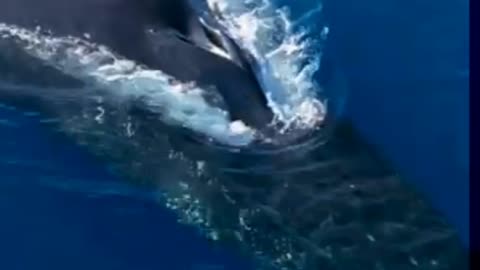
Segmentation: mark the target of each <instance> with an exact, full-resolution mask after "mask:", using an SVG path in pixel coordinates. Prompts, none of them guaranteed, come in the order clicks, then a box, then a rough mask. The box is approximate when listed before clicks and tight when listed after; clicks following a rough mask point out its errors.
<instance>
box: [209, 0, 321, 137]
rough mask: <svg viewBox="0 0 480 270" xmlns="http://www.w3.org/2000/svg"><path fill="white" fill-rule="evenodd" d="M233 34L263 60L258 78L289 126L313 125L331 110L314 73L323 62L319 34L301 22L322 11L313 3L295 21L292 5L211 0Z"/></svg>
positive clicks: (240, 42)
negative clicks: (320, 95) (311, 7)
mask: <svg viewBox="0 0 480 270" xmlns="http://www.w3.org/2000/svg"><path fill="white" fill-rule="evenodd" d="M206 2H207V4H208V6H209V7H210V9H211V10H214V11H215V12H214V13H216V14H221V16H219V17H218V18H217V19H218V20H219V21H220V22H221V23H222V25H223V26H224V27H225V28H226V29H227V31H228V32H229V34H230V35H231V36H232V37H233V38H234V39H235V40H237V42H238V43H239V44H240V45H241V46H242V47H243V48H244V49H246V50H248V51H249V52H250V53H251V54H252V55H253V56H254V57H255V58H256V60H257V61H258V62H259V64H260V65H259V68H260V70H257V73H259V74H258V75H259V79H260V81H261V84H262V85H263V88H264V89H265V90H266V92H267V97H268V100H269V105H270V107H271V108H272V109H273V110H274V112H275V115H276V118H277V120H278V121H281V122H283V123H284V124H286V127H287V128H288V127H291V126H293V127H296V128H313V127H315V126H317V125H318V123H319V122H322V121H323V120H324V118H325V115H326V109H327V108H326V101H324V100H320V99H319V95H318V93H320V92H321V89H320V87H319V86H318V85H317V83H316V82H315V79H314V74H315V72H316V71H317V70H318V69H319V67H320V60H321V44H322V42H323V41H324V39H325V38H326V35H327V34H328V28H326V27H325V28H324V29H323V30H322V33H321V35H320V37H319V38H316V39H315V38H313V37H312V36H311V35H309V31H308V29H306V28H303V29H298V28H299V27H298V26H299V25H300V24H301V23H302V22H303V21H304V20H306V19H308V18H310V17H311V16H312V15H315V14H316V13H318V12H320V11H321V6H318V7H315V8H313V9H311V10H310V11H309V12H307V13H306V14H304V15H303V16H302V17H300V18H298V19H297V20H296V21H293V20H292V19H291V18H290V17H289V15H288V13H289V10H288V9H287V8H278V7H275V6H274V5H273V4H272V2H270V1H269V0H261V1H253V0H245V1H236V0H206Z"/></svg>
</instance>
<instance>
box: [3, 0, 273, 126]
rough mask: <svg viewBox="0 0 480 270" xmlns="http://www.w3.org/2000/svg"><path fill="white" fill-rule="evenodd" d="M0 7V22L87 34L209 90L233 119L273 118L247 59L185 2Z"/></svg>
mask: <svg viewBox="0 0 480 270" xmlns="http://www.w3.org/2000/svg"><path fill="white" fill-rule="evenodd" d="M0 5H1V7H2V8H1V10H0V22H2V23H4V24H8V25H15V26H18V27H23V28H26V29H31V30H34V29H42V30H43V31H47V32H48V33H49V34H51V35H53V36H69V37H72V36H73V37H79V38H83V37H88V39H89V40H90V41H92V42H94V43H96V44H101V45H104V46H107V47H108V48H110V49H111V50H113V51H114V52H115V53H118V54H119V55H122V56H123V57H125V58H127V59H131V60H134V61H135V62H137V63H140V64H142V65H144V66H146V67H148V68H149V69H155V70H161V71H162V72H164V73H165V74H167V75H170V76H172V77H173V78H174V80H175V81H178V82H183V83H189V82H194V83H195V84H196V85H198V86H199V87H201V88H202V89H208V90H207V91H208V92H215V94H219V95H220V97H221V100H222V104H223V105H224V107H225V110H227V111H228V113H229V116H230V117H231V120H232V121H235V120H241V121H243V122H244V123H245V124H246V125H248V126H250V127H253V128H256V129H262V128H264V127H266V126H267V125H268V124H269V123H270V122H271V121H272V119H273V113H272V111H271V110H270V109H269V107H268V106H267V100H266V97H265V95H264V93H263V91H262V89H261V87H260V85H259V83H258V81H257V79H256V77H255V73H254V72H253V70H252V67H253V65H255V63H254V62H253V60H252V59H253V58H252V57H251V56H249V55H248V52H246V51H245V50H242V49H241V48H240V46H238V45H237V44H236V43H235V42H234V41H233V39H232V38H231V37H229V36H228V34H227V33H225V31H222V30H221V29H219V28H217V27H215V26H214V25H213V24H208V23H207V21H210V22H212V18H213V17H211V18H209V20H206V19H205V20H204V19H202V18H201V16H200V14H199V12H198V10H197V9H195V8H194V7H192V6H191V5H190V3H189V2H188V1H184V0H180V1H177V0H175V1H174V0H141V1H127V0H86V1H58V0H42V1H34V0H19V1H16V0H15V1H14V0H1V1H0ZM6 65H8V64H6ZM57 77H59V76H57ZM217 96H218V95H217ZM247 108H248V109H247Z"/></svg>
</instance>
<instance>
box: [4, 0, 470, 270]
mask: <svg viewBox="0 0 480 270" xmlns="http://www.w3.org/2000/svg"><path fill="white" fill-rule="evenodd" d="M206 2H207V3H205V4H210V5H214V4H216V5H217V7H218V8H219V9H220V11H221V13H222V15H223V18H224V19H223V21H222V22H223V23H224V24H223V26H224V27H225V29H227V30H228V31H229V32H230V34H231V35H232V36H233V37H234V38H235V39H236V40H237V41H238V42H239V43H241V44H242V45H243V46H244V48H245V49H247V50H249V51H250V52H251V53H252V54H253V55H255V56H256V57H257V59H258V60H259V62H260V63H261V65H260V68H259V70H257V73H258V74H260V76H259V78H260V80H261V82H262V85H263V86H264V88H265V89H266V90H267V92H268V95H269V99H270V105H271V106H272V107H273V108H274V110H275V113H276V116H277V121H279V122H282V123H283V124H284V125H285V126H286V127H289V128H290V129H287V130H285V136H284V137H279V138H278V140H279V141H280V143H279V144H280V147H279V148H276V149H273V150H272V149H271V148H267V149H264V148H262V149H260V148H253V149H251V148H250V149H248V150H247V151H239V150H238V148H237V147H238V146H239V145H240V146H241V145H244V144H245V143H248V142H250V140H251V136H252V134H253V133H254V131H252V130H250V129H249V128H248V127H245V126H243V125H242V124H241V123H230V122H229V121H228V119H227V118H226V116H225V114H224V112H221V111H218V110H215V109H214V108H211V107H209V106H208V105H207V104H205V102H204V100H203V99H202V98H201V95H199V94H198V93H199V92H195V91H193V92H192V93H190V94H188V95H184V96H180V97H181V98H178V96H176V94H175V93H177V92H175V89H176V88H175V86H171V85H168V84H167V81H168V80H167V79H166V77H165V75H164V74H161V73H160V72H158V71H152V70H145V69H141V68H140V69H139V68H137V67H135V65H136V63H132V62H130V61H128V60H126V59H122V58H121V56H116V55H113V54H112V53H111V52H109V51H108V48H106V49H105V50H103V49H102V50H98V51H95V50H91V48H93V47H94V46H93V45H92V44H89V43H88V41H80V42H79V41H78V40H72V39H66V38H53V39H50V38H48V37H45V36H42V34H41V33H39V32H35V31H28V30H25V29H20V28H16V27H15V26H11V25H4V24H3V25H2V24H0V33H1V34H2V36H3V37H6V38H5V39H6V40H7V43H6V45H5V44H4V43H0V48H5V47H1V46H11V43H8V42H10V41H11V40H14V41H20V44H23V45H25V48H28V49H26V51H27V53H28V55H29V56H31V57H34V58H37V59H40V60H42V61H44V62H46V63H48V65H49V66H50V67H54V68H56V69H59V70H61V71H62V72H64V73H66V74H68V75H70V76H73V77H75V78H77V79H80V80H82V81H87V82H88V83H89V85H90V86H91V87H92V88H101V89H102V90H101V91H106V92H101V91H100V92H99V91H96V90H95V91H94V92H93V94H94V95H95V97H96V98H95V99H92V100H90V99H85V100H81V101H80V102H79V100H78V99H77V100H75V99H68V97H67V98H65V99H61V100H60V101H61V102H58V101H59V99H58V97H55V96H54V95H50V96H48V94H46V93H48V91H53V92H52V93H58V87H57V88H55V86H56V85H55V82H52V81H47V82H45V80H44V79H45V78H44V77H40V75H42V76H45V74H36V73H34V72H32V71H31V70H30V69H28V68H25V67H24V66H25V65H21V64H19V66H22V68H23V69H22V68H18V70H17V71H21V72H19V74H20V73H21V74H20V75H18V77H15V76H2V77H1V78H2V79H4V78H5V77H7V78H8V79H9V80H3V81H2V86H1V87H2V90H3V91H7V90H8V91H12V89H13V90H14V91H25V92H28V93H35V92H32V84H33V85H35V84H36V83H38V82H41V85H42V86H44V87H43V88H41V89H42V91H39V92H38V93H41V94H42V95H47V96H43V98H44V99H42V100H43V101H46V102H53V103H52V104H55V105H53V106H52V107H53V109H52V108H50V109H51V110H50V113H51V112H53V113H54V115H55V116H56V117H52V116H51V115H44V114H42V113H40V112H38V111H36V110H35V108H32V109H28V108H29V107H28V105H29V104H28V103H27V104H20V105H19V106H17V107H15V106H13V105H11V104H7V103H0V158H1V159H0V177H1V180H0V209H1V211H0V215H1V217H2V219H1V223H0V239H1V242H0V269H22V270H23V269H115V270H116V269H132V270H143V269H152V270H153V269H172V270H177V269H178V270H184V269H185V270H189V269H198V270H203V269H232V270H235V269H242V270H248V269H262V270H263V269H268V270H273V269H291V270H314V269H455V270H456V269H458V270H460V269H464V268H465V267H466V255H465V253H464V250H463V248H462V245H461V243H460V240H459V238H458V236H457V234H458V232H457V231H456V230H455V229H454V228H453V227H452V226H450V225H449V224H448V222H447V221H446V219H445V217H444V216H443V215H442V214H440V213H438V212H437V211H436V210H435V209H434V207H432V206H431V205H430V204H429V203H428V202H427V201H426V200H425V198H423V196H421V195H420V194H419V193H417V192H416V191H415V189H414V188H413V187H412V186H411V185H409V184H408V182H407V181H404V180H403V179H402V177H400V176H399V173H398V172H397V171H396V170H395V169H394V168H393V167H394V166H391V164H389V162H387V161H385V160H384V159H383V158H382V157H381V155H380V154H379V153H378V151H375V150H374V149H373V148H372V147H371V146H370V145H368V144H366V143H365V142H364V141H363V140H362V139H361V136H359V134H357V132H355V131H354V130H352V128H351V126H350V123H349V122H348V121H344V119H343V114H344V111H345V110H344V109H345V108H344V106H345V104H346V101H347V100H348V98H349V91H348V86H347V85H346V84H345V74H343V73H342V71H341V70H338V69H337V68H336V65H335V64H332V63H331V62H332V59H331V58H330V56H329V55H328V53H329V51H328V50H325V47H326V41H327V40H328V37H329V35H330V32H332V33H335V32H334V31H335V29H334V28H333V29H331V27H330V26H329V24H328V20H327V17H328V16H326V14H325V13H324V10H323V9H324V5H323V4H327V3H321V2H319V1H310V2H309V1H305V2H302V3H296V2H293V1H287V0H284V1H276V2H269V1H234V0H223V1H220V0H209V1H206ZM297 2H298V1H297ZM369 5H371V6H369ZM385 5H386V4H384V6H379V3H377V2H376V1H371V2H367V3H364V6H362V7H363V8H365V9H366V10H370V11H372V12H373V11H376V12H378V13H379V14H382V8H383V9H386V10H390V9H392V8H393V3H392V7H387V6H385ZM330 6H331V5H330ZM282 7H283V8H282ZM397 7H398V6H397ZM334 10H335V9H334ZM346 10H350V9H346ZM341 11H342V9H341V8H340V9H339V10H338V11H337V10H335V12H341ZM400 11H401V10H400V9H399V14H401V12H400ZM329 12H333V11H332V9H330V10H329ZM399 16H400V15H399ZM418 16H420V15H418ZM331 17H332V14H330V18H331ZM346 17H348V16H346ZM0 23H1V22H0ZM353 30H356V29H353ZM353 30H352V31H353ZM357 30H358V29H357ZM380 47H381V46H380ZM65 48H66V49H65ZM358 49H359V48H355V47H354V46H353V45H352V51H353V50H358ZM92 51H93V52H92ZM353 55H354V54H353ZM2 56H4V55H2ZM378 57H381V53H379V56H378ZM0 60H2V59H0ZM13 60H14V62H16V63H21V61H29V60H28V59H27V60H25V58H22V59H13ZM105 60H106V61H105ZM6 61H7V63H12V62H8V61H12V59H8V57H7V60H6ZM26 63H29V62H26ZM105 63H107V64H105ZM29 65H30V63H29V64H28V65H27V66H29ZM32 65H33V64H32ZM10 67H11V66H8V65H7V66H6V67H5V68H3V66H2V68H3V69H0V70H1V71H3V72H5V73H9V72H10V71H11V69H10ZM435 67H437V66H435ZM432 68H433V67H432ZM352 69H353V68H352ZM25 70H26V71H25ZM33 70H35V69H33ZM12 73H13V72H12ZM349 74H351V72H350V73H349ZM35 76H39V77H35ZM12 77H13V79H12ZM22 82H28V83H29V84H25V83H22ZM45 83H46V84H47V86H45ZM49 84H53V87H52V86H51V85H49ZM92 85H93V86H92ZM159 86H160V87H159ZM34 88H35V87H34ZM35 89H36V90H38V89H40V88H39V87H36V88H35ZM105 89H106V90H105ZM112 89H115V90H116V92H115V93H116V96H115V102H114V103H113V104H112V103H109V102H108V99H111V98H112V95H111V94H112V93H113V92H112ZM60 90H61V89H60ZM75 90H77V91H86V93H90V92H88V91H90V90H91V89H83V88H82V89H75ZM199 91H201V89H200V90H199ZM81 93H82V92H81ZM158 93H160V95H159V94H158ZM34 97H35V98H38V96H34ZM132 97H133V98H137V97H141V98H142V100H144V101H145V103H142V104H141V108H137V107H133V108H130V107H129V108H125V107H124V106H118V105H119V104H120V105H124V104H125V102H126V101H128V100H130V99H131V98H132ZM145 108H147V109H145ZM158 110H159V111H161V112H162V117H163V118H162V121H159V117H158ZM192 111H193V112H194V113H193V114H191V112H192ZM165 112H166V113H165ZM192 115H193V116H192ZM165 123H167V124H165ZM179 123H180V124H181V126H183V127H186V128H187V129H193V130H196V131H197V133H201V134H204V135H205V137H208V136H210V137H213V138H215V139H216V140H217V141H220V142H222V143H223V145H222V146H220V145H218V144H215V143H211V142H210V141H205V140H204V138H205V137H201V138H198V137H192V136H191V134H190V133H189V132H187V133H185V132H184V131H183V130H182V129H179V128H178V124H179ZM318 127H320V128H318ZM292 129H293V130H294V132H292V131H291V130H292ZM199 141H200V142H199ZM285 142H287V143H285ZM225 144H226V145H228V146H225Z"/></svg>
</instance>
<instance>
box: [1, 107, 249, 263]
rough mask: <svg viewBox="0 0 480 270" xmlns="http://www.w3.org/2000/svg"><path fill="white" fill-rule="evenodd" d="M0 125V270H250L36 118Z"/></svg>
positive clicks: (10, 115) (7, 114) (16, 115)
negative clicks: (125, 187) (130, 187)
mask: <svg viewBox="0 0 480 270" xmlns="http://www.w3.org/2000/svg"><path fill="white" fill-rule="evenodd" d="M0 120H1V121H0V134H1V143H0V172H1V181H0V215H1V223H0V239H1V244H0V265H1V266H0V267H1V269H12V270H13V269H19V270H23V269H59V270H60V269H118V270H121V269H125V270H127V269H128V270H131V269H138V270H150V269H151V270H154V269H179V270H183V269H185V270H209V269H239V270H246V269H250V265H249V262H248V260H246V259H245V258H240V257H239V256H238V255H234V253H231V252H228V251H226V250H220V249H215V248H213V247H212V245H211V244H210V243H208V242H207V241H206V240H205V239H204V238H202V237H200V236H199V234H198V233H197V232H196V231H195V230H194V229H192V228H190V227H186V226H179V225H178V223H177V221H176V217H175V216H174V215H173V214H172V213H171V212H169V211H166V210H165V209H163V208H161V207H160V206H159V204H158V203H155V202H154V201H151V200H148V199H146V198H147V197H148V196H147V195H145V196H144V195H142V194H143V191H138V192H137V193H138V194H140V196H139V195H138V194H135V195H134V196H131V193H135V191H134V190H130V189H128V188H127V191H125V189H123V188H122V187H119V186H118V185H117V183H118V182H119V179H116V178H115V177H113V176H112V175H111V174H109V173H108V172H107V171H106V170H105V168H104V167H102V166H101V165H100V164H98V163H96V162H95V161H94V160H92V158H91V157H90V156H89V155H88V154H87V153H85V152H84V151H82V150H81V149H79V148H78V147H76V146H75V145H74V144H72V143H71V142H69V141H66V140H65V139H63V137H62V136H60V135H55V134H52V133H51V132H48V131H47V130H46V129H45V127H42V126H41V124H39V122H38V120H37V119H35V118H32V117H28V116H25V115H24V114H23V113H22V112H21V111H12V110H7V109H4V108H1V109H0ZM110 183H112V184H110ZM79 184H80V186H79ZM69 187H70V188H69ZM112 190H113V191H112ZM122 190H123V191H125V192H122ZM97 193H99V194H97ZM95 194H97V196H96V195H95Z"/></svg>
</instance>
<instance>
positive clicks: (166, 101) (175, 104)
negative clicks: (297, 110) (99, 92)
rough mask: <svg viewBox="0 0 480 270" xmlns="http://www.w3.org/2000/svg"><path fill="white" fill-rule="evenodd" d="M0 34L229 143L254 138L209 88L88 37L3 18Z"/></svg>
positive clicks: (63, 67) (169, 119) (103, 86)
mask: <svg viewBox="0 0 480 270" xmlns="http://www.w3.org/2000/svg"><path fill="white" fill-rule="evenodd" d="M0 37H1V38H2V39H12V40H14V41H15V42H16V43H17V44H19V45H20V46H21V47H22V48H23V49H24V50H25V52H27V53H28V54H30V55H31V56H33V57H35V58H38V59H41V60H42V61H44V62H45V63H47V64H48V65H50V66H52V67H54V68H56V69H58V70H60V71H61V72H64V73H66V74H68V75H70V76H72V77H74V78H78V79H80V80H82V81H84V82H87V83H89V84H91V85H92V87H94V88H98V89H103V91H106V94H108V95H111V96H114V97H116V98H119V99H120V100H123V101H129V100H132V99H136V100H142V101H143V102H145V106H146V107H148V108H149V109H150V110H152V111H154V112H158V113H159V115H161V117H162V120H163V121H165V122H167V123H171V124H174V125H181V126H183V127H186V128H189V129H192V130H194V131H197V132H200V133H202V134H205V135H207V136H209V137H212V138H214V139H215V140H217V141H219V142H221V143H225V144H229V145H235V146H244V145H247V144H249V143H250V142H251V141H253V139H254V136H255V131H254V130H252V129H250V128H249V127H247V126H246V125H245V124H244V123H243V122H241V121H234V122H230V120H229V116H228V113H227V112H226V111H224V110H221V109H219V108H216V107H212V106H210V105H209V104H208V103H207V102H206V101H205V99H204V93H205V92H204V90H202V89H200V88H198V87H196V86H195V85H194V84H182V83H174V81H175V80H174V79H173V78H172V77H170V76H168V75H166V74H165V73H163V72H161V71H159V70H151V69H146V68H144V67H142V66H141V65H139V64H137V63H135V62H133V61H130V60H127V59H124V58H122V57H121V56H118V55H115V54H114V53H113V52H112V51H110V50H109V49H108V48H107V47H105V46H102V45H98V44H94V43H92V42H90V41H89V40H88V37H85V39H80V38H76V37H54V36H52V35H50V34H49V33H48V32H44V31H42V29H40V28H37V29H35V30H34V31H31V30H28V29H24V28H21V27H17V26H15V25H7V24H4V23H0ZM172 82H173V83H172Z"/></svg>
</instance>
